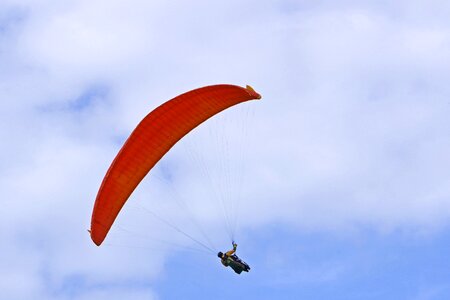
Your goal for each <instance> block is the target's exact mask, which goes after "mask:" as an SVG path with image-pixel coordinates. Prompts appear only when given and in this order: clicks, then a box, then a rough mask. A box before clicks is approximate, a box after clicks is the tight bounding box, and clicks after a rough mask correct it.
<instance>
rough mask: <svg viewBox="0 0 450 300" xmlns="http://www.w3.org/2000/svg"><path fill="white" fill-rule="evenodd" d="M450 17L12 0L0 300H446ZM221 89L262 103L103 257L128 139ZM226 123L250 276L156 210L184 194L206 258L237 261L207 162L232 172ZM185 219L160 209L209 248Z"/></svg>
mask: <svg viewBox="0 0 450 300" xmlns="http://www.w3.org/2000/svg"><path fill="white" fill-rule="evenodd" d="M449 14H450V4H449V3H448V2H447V1H437V0H436V1H395V2H392V1H338V2H336V1H300V0H298V1H264V0H263V1H234V0H231V1H221V2H219V1H171V2H170V3H169V2H166V1H138V0H135V1H126V2H125V1H100V0H99V1H31V0H29V1H27V0H23V1H19V0H17V1H12V0H2V1H1V3H0V101H1V106H0V124H1V126H0V139H1V141H2V142H1V144H0V145H1V147H0V154H1V157H2V159H1V161H0V174H1V177H0V188H1V190H2V199H1V200H0V203H1V206H2V209H1V210H0V240H1V245H2V247H1V251H0V253H1V258H0V295H1V298H2V299H3V298H4V299H190V298H194V297H195V298H196V299H229V298H230V297H232V296H235V297H237V298H238V299H240V298H244V297H246V298H249V299H300V298H304V299H448V298H449V297H450V282H449V278H450V262H449V260H448V253H449V250H450V233H449V221H448V220H449V217H450V171H449V170H450V155H449V153H450V118H449V115H450V85H449V84H448V78H450V21H449V20H448V16H449ZM216 83H230V84H237V85H241V86H245V84H250V85H252V86H253V87H254V88H255V89H256V90H257V91H258V92H259V93H261V94H262V95H263V99H262V100H261V101H259V102H251V103H247V104H245V105H243V107H242V108H237V109H235V110H230V111H229V112H227V113H226V114H225V115H224V116H223V117H222V118H219V119H218V120H214V122H211V124H205V126H203V127H202V128H199V130H198V131H196V132H194V133H193V135H192V137H190V140H188V141H186V142H185V143H183V144H181V145H179V146H177V147H175V148H174V149H173V150H174V151H172V153H171V154H170V155H168V156H167V157H165V158H164V159H163V161H161V164H160V165H159V166H158V168H157V169H155V170H154V171H155V172H154V174H152V175H151V176H150V177H148V178H146V180H145V181H144V182H143V184H142V186H141V187H140V188H139V189H138V190H137V191H136V193H135V194H133V197H132V199H130V200H131V201H130V203H129V204H130V205H129V207H127V208H126V210H124V211H123V212H122V214H121V216H120V218H119V219H118V226H116V227H115V228H113V230H112V232H111V235H110V236H109V237H108V239H107V240H106V241H105V245H102V246H101V247H96V246H95V245H94V244H93V243H92V242H91V240H90V238H89V235H88V233H87V232H86V230H87V229H88V228H89V226H90V214H91V211H92V206H93V201H94V199H95V195H96V193H97V190H98V187H99V185H100V182H101V179H102V178H103V175H104V173H105V171H106V170H107V168H108V166H109V164H110V163H111V161H112V159H113V158H114V156H115V154H116V153H117V151H118V150H119V149H120V147H121V145H122V143H123V142H124V140H125V139H126V137H127V136H128V134H129V133H130V132H131V131H132V130H133V128H134V127H135V126H136V124H137V123H138V122H139V121H140V120H141V119H142V118H143V117H144V116H145V115H146V114H147V113H148V112H149V111H151V110H152V109H153V108H155V107H156V106H158V105H159V104H160V103H161V102H163V101H165V100H168V99H170V98H172V97H174V96H176V95H178V94H180V93H182V92H185V91H187V90H190V89H193V88H196V87H200V86H204V85H209V84H216ZM234 118H236V119H239V120H241V119H242V118H243V119H244V121H243V122H242V123H238V122H236V121H235V120H236V119H234ZM224 124H226V126H227V127H226V128H228V129H226V130H228V131H227V132H226V135H227V139H228V141H229V145H232V146H230V152H227V153H228V154H227V155H229V156H228V157H227V161H228V162H229V163H230V164H231V165H232V166H234V167H233V168H234V169H232V170H231V171H230V170H228V171H226V170H225V171H226V172H228V175H230V173H231V176H235V177H233V179H232V182H235V181H239V182H240V181H241V180H242V182H244V183H245V186H244V187H243V188H240V189H239V191H238V192H239V193H240V196H241V197H242V201H240V202H239V203H240V207H241V209H242V211H241V213H240V214H239V224H240V226H239V227H238V230H237V232H236V238H237V242H238V243H239V254H240V256H241V257H242V258H243V259H245V260H246V261H247V262H248V263H249V264H250V265H251V266H252V271H251V272H250V273H248V274H242V275H240V276H236V275H235V274H233V273H232V272H231V270H229V269H224V268H223V267H222V266H221V265H220V264H219V262H218V261H217V258H215V257H214V256H213V255H210V254H206V253H203V252H199V251H191V248H196V249H197V250H201V248H199V247H198V245H197V244H195V243H193V242H192V241H190V240H189V239H185V238H184V237H183V236H182V235H180V234H179V233H178V232H176V230H173V229H172V228H170V227H169V226H167V225H166V224H164V223H163V222H160V221H158V220H157V219H155V218H154V217H152V215H151V214H149V213H148V212H146V208H149V207H150V208H152V209H153V207H156V206H157V205H159V204H161V202H158V203H159V204H157V203H155V201H157V200H158V199H172V200H177V199H176V198H177V197H176V196H175V197H171V196H169V194H170V195H172V196H173V195H174V194H178V195H180V194H181V195H182V197H181V198H183V199H185V200H186V201H185V202H188V203H189V205H191V208H190V209H191V210H192V212H193V214H194V215H195V219H196V220H197V221H198V223H200V225H201V226H202V227H203V228H204V230H205V231H206V234H207V235H208V236H209V238H211V239H212V242H213V244H214V245H215V247H217V249H214V250H226V248H228V247H229V246H230V244H229V238H228V236H227V234H226V232H225V231H224V230H223V219H222V218H220V215H218V214H216V213H217V210H215V208H214V207H213V205H212V204H211V203H212V201H211V198H212V196H211V195H208V194H207V193H206V192H205V191H206V190H207V187H205V179H204V178H203V177H202V176H201V175H202V174H201V172H198V168H196V167H195V166H196V165H195V163H198V162H196V159H195V155H200V156H201V157H202V158H201V159H202V160H203V162H206V163H207V164H208V165H209V166H210V168H211V169H212V170H216V168H215V166H217V165H220V163H218V160H216V159H215V157H217V156H220V151H221V150H220V147H219V150H217V149H216V150H214V151H209V150H212V149H213V148H214V142H211V141H210V140H209V139H208V138H207V136H208V134H209V132H211V130H212V129H217V130H219V131H214V130H213V132H221V131H220V130H222V125H224ZM247 125H248V129H245V130H244V131H245V137H246V138H245V142H244V141H243V140H244V139H242V135H241V133H242V132H243V131H242V130H243V128H247V127H246V126H247ZM208 126H210V127H208ZM226 130H224V131H226ZM236 136H237V137H241V138H236ZM227 145H228V144H227ZM233 145H237V147H241V148H238V149H242V152H240V150H239V151H236V149H237V148H235V147H234V146H233ZM219 146H220V144H219ZM191 150H192V151H193V153H194V154H193V155H194V156H193V155H192V152H191ZM186 153H191V155H187V154H186ZM241 154H244V156H243V157H244V159H243V158H242V156H241ZM243 161H244V162H245V163H243V164H242V165H243V166H241V163H242V162H243ZM234 171H236V172H234ZM235 173H236V174H237V175H236V174H235ZM220 175H221V173H220V172H217V173H216V174H213V176H216V177H215V180H218V178H221V177H220ZM236 186H238V185H236ZM237 189H238V188H231V189H230V190H231V192H230V198H231V199H233V197H232V196H233V193H236V191H237ZM229 201H234V200H229ZM175 202H176V201H175ZM176 207H177V206H176V204H174V203H173V201H172V202H171V201H166V202H164V203H163V204H161V205H160V207H159V208H158V209H159V212H158V213H160V214H161V215H164V218H170V220H172V221H173V222H174V223H175V224H177V226H180V227H182V228H185V229H186V231H187V232H189V233H190V234H192V235H194V236H195V237H196V238H198V239H199V240H202V241H205V239H204V237H203V236H202V235H200V234H199V232H198V230H196V228H195V226H193V225H192V222H188V221H189V220H187V219H189V218H187V216H186V215H187V214H184V213H182V210H181V209H179V208H178V209H176ZM155 209H156V208H155ZM180 212H181V213H180Z"/></svg>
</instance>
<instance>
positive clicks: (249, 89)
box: [245, 84, 262, 99]
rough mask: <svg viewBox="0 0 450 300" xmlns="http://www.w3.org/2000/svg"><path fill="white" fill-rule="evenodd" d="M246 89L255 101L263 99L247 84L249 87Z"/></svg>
mask: <svg viewBox="0 0 450 300" xmlns="http://www.w3.org/2000/svg"><path fill="white" fill-rule="evenodd" d="M245 89H246V90H247V91H249V92H250V94H251V95H252V96H254V97H255V99H261V98H262V97H261V95H260V94H258V93H257V92H256V91H255V89H254V88H252V87H251V86H250V85H248V84H247V86H246V87H245Z"/></svg>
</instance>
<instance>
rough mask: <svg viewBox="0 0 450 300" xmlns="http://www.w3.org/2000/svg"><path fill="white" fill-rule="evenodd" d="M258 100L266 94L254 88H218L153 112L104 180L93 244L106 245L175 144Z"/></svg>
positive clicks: (188, 95) (184, 97)
mask: <svg viewBox="0 0 450 300" xmlns="http://www.w3.org/2000/svg"><path fill="white" fill-rule="evenodd" d="M253 99H261V96H260V95H259V94H258V93H257V92H255V91H254V90H253V89H252V88H251V87H250V86H247V87H246V88H242V87H239V86H235V85H225V84H221V85H212V86H206V87H202V88H199V89H195V90H192V91H190V92H187V93H184V94H182V95H179V96H177V97H175V98H173V99H172V100H169V101H167V102H165V103H164V104H162V105H161V106H159V107H157V108H156V109H155V110H153V111H152V112H150V113H149V114H148V115H147V116H146V117H145V118H144V119H143V120H142V121H141V122H140V123H139V124H138V126H137V127H136V129H134V131H133V132H132V133H131V135H130V136H129V137H128V139H127V140H126V142H125V144H124V145H123V146H122V149H121V150H120V151H119V153H118V154H117V156H116V158H115V159H114V161H113V162H112V164H111V166H110V167H109V170H108V171H107V173H106V175H105V177H104V178H103V182H102V184H101V186H100V189H99V191H98V194H97V198H96V200H95V204H94V211H93V213H92V220H91V230H90V233H91V238H92V241H93V242H94V243H95V244H96V245H97V246H100V244H101V243H102V242H103V240H104V239H105V237H106V235H107V234H108V231H109V230H110V228H111V226H112V224H113V223H114V220H115V219H116V217H117V215H118V214H119V212H120V210H121V209H122V207H123V205H124V204H125V202H126V201H127V199H128V198H129V197H130V195H131V193H132V192H133V191H134V190H135V188H136V187H137V186H138V184H139V183H140V182H141V180H142V179H143V178H144V177H145V176H146V175H147V173H148V172H149V171H150V170H151V169H152V168H153V166H155V164H156V163H157V162H158V161H159V160H160V159H161V158H162V157H163V156H164V154H166V153H167V151H169V150H170V148H172V146H173V145H175V144H176V143H177V142H178V141H179V140H180V139H181V138H183V137H184V136H185V135H186V134H188V133H189V132H190V131H191V130H192V129H194V128H195V127H197V126H198V125H199V124H201V123H203V122H204V121H206V120H207V119H209V118H210V117H212V116H214V115H215V114H217V113H219V112H221V111H223V110H225V109H227V108H229V107H231V106H233V105H236V104H239V103H241V102H245V101H248V100H253Z"/></svg>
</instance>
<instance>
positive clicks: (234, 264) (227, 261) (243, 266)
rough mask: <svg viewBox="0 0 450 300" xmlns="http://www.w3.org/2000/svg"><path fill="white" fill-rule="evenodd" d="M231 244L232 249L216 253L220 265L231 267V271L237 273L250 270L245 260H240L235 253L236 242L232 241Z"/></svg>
mask: <svg viewBox="0 0 450 300" xmlns="http://www.w3.org/2000/svg"><path fill="white" fill-rule="evenodd" d="M232 244H233V249H231V250H230V251H228V252H225V253H222V252H219V253H217V256H218V257H219V258H220V261H221V262H222V265H224V266H225V267H231V268H232V269H233V271H234V272H236V273H237V274H241V273H242V271H244V272H248V271H250V266H249V265H248V264H247V263H246V262H244V261H242V260H241V259H240V258H239V257H238V256H237V255H236V254H235V253H236V248H237V244H236V243H235V242H234V241H233V242H232Z"/></svg>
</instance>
